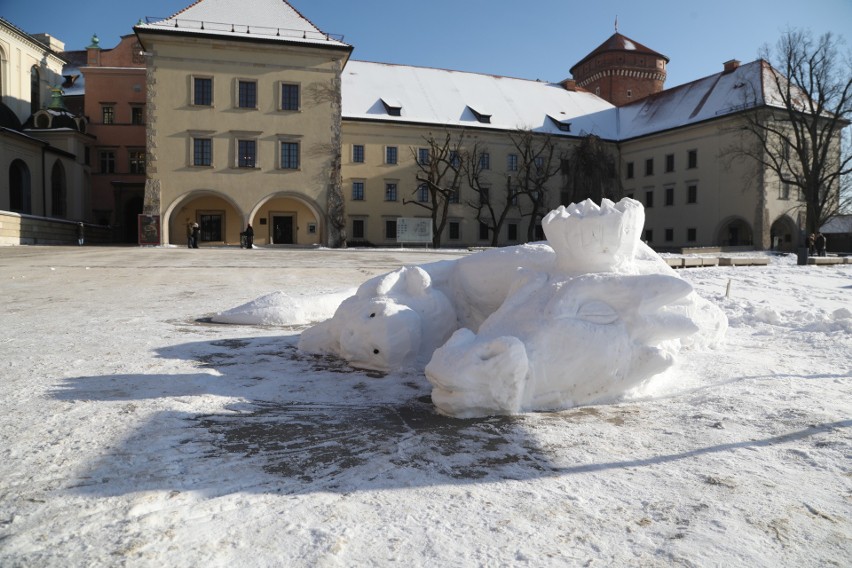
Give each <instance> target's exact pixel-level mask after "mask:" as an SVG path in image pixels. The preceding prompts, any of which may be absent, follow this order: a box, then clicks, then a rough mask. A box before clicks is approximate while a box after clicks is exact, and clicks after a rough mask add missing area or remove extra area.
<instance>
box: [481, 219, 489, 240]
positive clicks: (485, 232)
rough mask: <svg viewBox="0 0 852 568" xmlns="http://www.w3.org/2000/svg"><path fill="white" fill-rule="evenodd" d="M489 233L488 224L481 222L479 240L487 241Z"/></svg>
mask: <svg viewBox="0 0 852 568" xmlns="http://www.w3.org/2000/svg"><path fill="white" fill-rule="evenodd" d="M489 233H490V231H489V230H488V225H486V224H485V223H479V240H480V241H487V240H488V234H489Z"/></svg>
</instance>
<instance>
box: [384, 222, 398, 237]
mask: <svg viewBox="0 0 852 568" xmlns="http://www.w3.org/2000/svg"><path fill="white" fill-rule="evenodd" d="M385 239H387V240H390V241H395V240H396V219H388V220H386V221H385Z"/></svg>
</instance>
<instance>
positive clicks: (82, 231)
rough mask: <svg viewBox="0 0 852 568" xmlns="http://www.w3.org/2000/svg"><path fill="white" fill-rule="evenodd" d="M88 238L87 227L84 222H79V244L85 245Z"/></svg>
mask: <svg viewBox="0 0 852 568" xmlns="http://www.w3.org/2000/svg"><path fill="white" fill-rule="evenodd" d="M85 240H86V228H85V227H84V226H83V223H82V222H80V223H77V246H83V242H84V241H85Z"/></svg>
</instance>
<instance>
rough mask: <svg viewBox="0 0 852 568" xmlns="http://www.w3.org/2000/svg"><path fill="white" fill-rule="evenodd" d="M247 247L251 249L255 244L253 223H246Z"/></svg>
mask: <svg viewBox="0 0 852 568" xmlns="http://www.w3.org/2000/svg"><path fill="white" fill-rule="evenodd" d="M245 235H246V248H247V249H250V248H252V246H253V245H254V229H252V228H251V223H249V224H248V225H246V231H245Z"/></svg>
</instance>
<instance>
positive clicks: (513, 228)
mask: <svg viewBox="0 0 852 568" xmlns="http://www.w3.org/2000/svg"><path fill="white" fill-rule="evenodd" d="M506 233H507V234H506V237H507V238H508V239H509V240H510V241H513V242H514V241H517V240H518V224H517V223H509V224H508V225H507V226H506Z"/></svg>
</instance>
